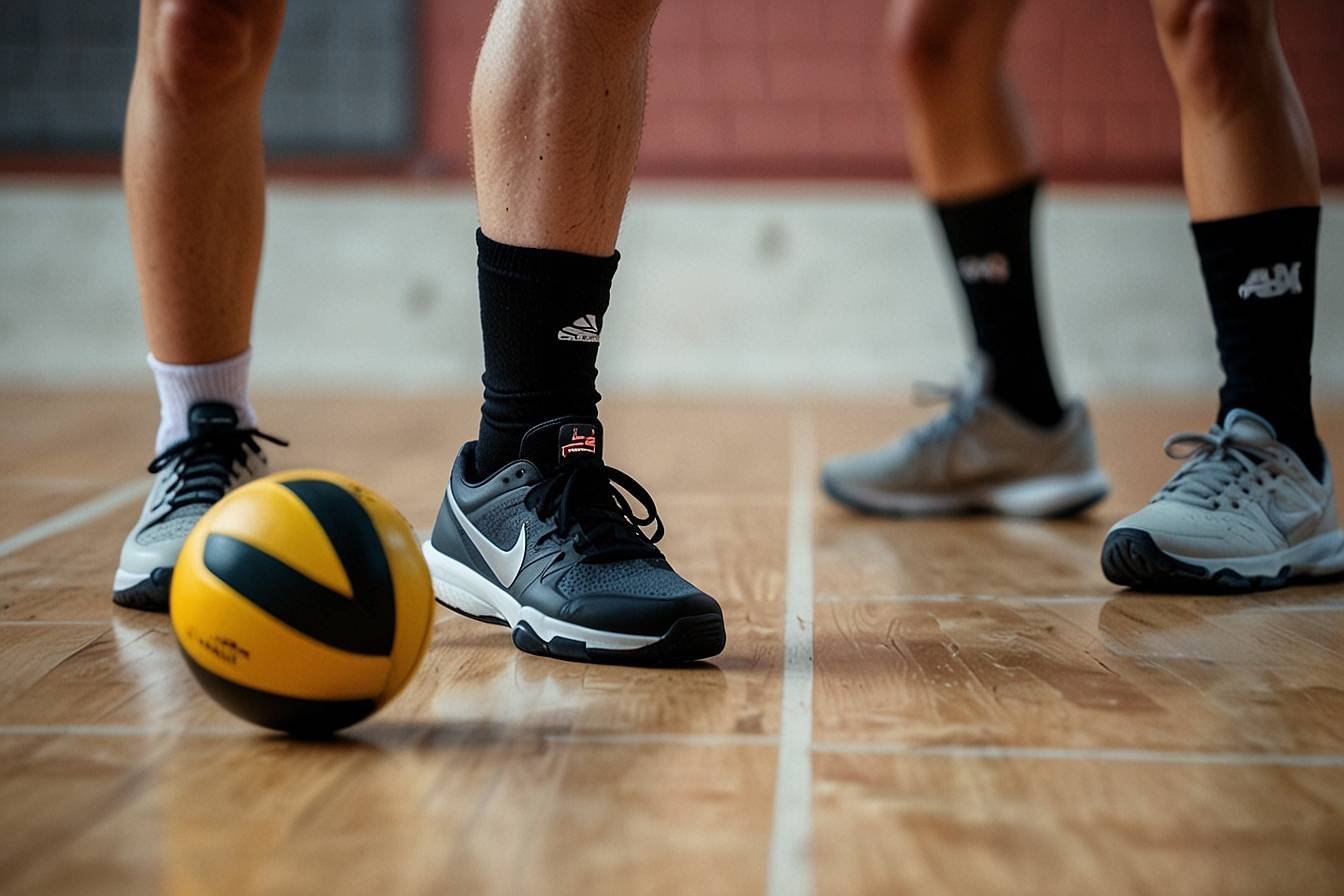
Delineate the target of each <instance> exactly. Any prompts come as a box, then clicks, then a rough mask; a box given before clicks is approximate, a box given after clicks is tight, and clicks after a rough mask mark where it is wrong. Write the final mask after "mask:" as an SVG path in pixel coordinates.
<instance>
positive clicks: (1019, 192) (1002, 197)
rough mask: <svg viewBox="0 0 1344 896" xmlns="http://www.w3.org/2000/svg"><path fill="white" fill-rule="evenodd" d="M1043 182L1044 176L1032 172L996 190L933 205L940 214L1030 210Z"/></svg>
mask: <svg viewBox="0 0 1344 896" xmlns="http://www.w3.org/2000/svg"><path fill="white" fill-rule="evenodd" d="M1044 183H1045V178H1043V177H1042V176H1041V175H1039V174H1033V175H1032V176H1031V177H1029V178H1027V179H1026V180H1023V181H1017V182H1014V183H1011V184H1008V185H1007V186H1005V187H1001V188H999V189H996V190H990V191H988V192H985V193H980V194H977V195H974V196H969V197H966V198H964V199H952V200H947V201H936V202H934V203H933V207H934V208H935V209H937V211H938V214H939V215H940V216H945V215H953V216H960V215H962V214H975V215H984V214H994V215H1001V214H1010V213H1012V212H1014V211H1020V210H1026V211H1028V212H1029V211H1030V210H1031V207H1032V205H1033V203H1034V202H1035V201H1036V194H1037V193H1038V192H1039V191H1040V189H1041V186H1042V185H1043V184H1044Z"/></svg>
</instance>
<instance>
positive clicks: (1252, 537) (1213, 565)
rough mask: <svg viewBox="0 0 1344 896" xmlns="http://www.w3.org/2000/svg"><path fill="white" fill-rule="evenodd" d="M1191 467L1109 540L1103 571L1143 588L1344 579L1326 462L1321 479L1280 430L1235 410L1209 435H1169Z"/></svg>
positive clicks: (1343, 537)
mask: <svg viewBox="0 0 1344 896" xmlns="http://www.w3.org/2000/svg"><path fill="white" fill-rule="evenodd" d="M1166 452H1167V454H1168V456H1170V457H1173V458H1176V459H1178V460H1184V461H1185V463H1184V464H1182V465H1181V468H1180V469H1179V470H1177V471H1176V474H1175V475H1174V476H1172V477H1171V479H1170V480H1169V481H1168V482H1167V484H1166V485H1164V486H1162V488H1161V490H1160V491H1158V493H1157V494H1156V495H1154V496H1153V499H1152V500H1151V501H1150V502H1149V503H1148V504H1147V505H1146V506H1145V507H1143V508H1141V509H1140V510H1138V511H1137V512H1135V513H1131V514H1130V515H1129V516H1127V517H1125V518H1124V519H1122V520H1120V521H1119V522H1118V523H1116V524H1115V525H1114V526H1113V527H1111V531H1110V532H1109V533H1108V534H1107V536H1106V543H1105V544H1104V545H1103V546H1102V550H1101V568H1102V571H1103V572H1104V573H1105V574H1106V578H1108V579H1110V580H1111V581H1112V582H1115V583H1116V584H1117V585H1127V586H1129V587H1130V588H1137V589H1141V590H1145V591H1195V592H1237V591H1253V590H1262V589H1266V588H1278V587H1281V586H1283V585H1287V584H1289V583H1291V582H1309V581H1314V580H1318V579H1328V578H1333V577H1335V576H1339V575H1340V574H1342V573H1344V530H1341V529H1340V526H1339V513H1338V511H1337V510H1336V508H1335V489H1334V483H1333V481H1332V477H1331V474H1330V467H1329V465H1328V464H1327V465H1326V468H1325V473H1324V476H1323V478H1322V479H1317V478H1316V477H1315V476H1312V475H1311V472H1310V471H1308V470H1307V468H1306V467H1305V466H1304V465H1303V464H1302V461H1301V459H1299V458H1298V456H1297V454H1296V453H1294V451H1293V449H1291V448H1289V447H1288V446H1287V445H1285V444H1283V443H1282V442H1280V441H1278V438H1277V436H1276V434H1275V432H1274V427H1273V426H1271V425H1270V424H1269V422H1268V421H1266V420H1265V419H1264V418H1263V417H1260V416H1259V415H1257V414H1253V413H1251V412H1250V411H1246V410H1241V409H1234V410H1232V411H1230V412H1229V413H1228V415H1227V417H1226V419H1225V420H1224V421H1223V425H1221V426H1214V427H1213V429H1211V430H1210V431H1209V432H1208V433H1202V432H1184V433H1179V434H1177V435H1174V436H1172V437H1171V438H1170V439H1167V444H1166Z"/></svg>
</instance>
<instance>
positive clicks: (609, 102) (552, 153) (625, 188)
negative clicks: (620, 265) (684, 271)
mask: <svg viewBox="0 0 1344 896" xmlns="http://www.w3.org/2000/svg"><path fill="white" fill-rule="evenodd" d="M657 11H658V3H657V2H656V0H500V2H499V4H498V6H496V8H495V14H494V18H493V19H492V20H491V22H490V28H489V31H488V32H487V34H486V38H485V44H484V46H483V47H482V49H481V57H480V61H479V63H478V64H477V68H476V79H475V81H474V83H473V85H472V93H471V128H472V149H473V166H474V170H475V179H476V194H477V199H478V201H479V203H480V214H481V229H482V230H483V231H484V232H485V234H486V235H487V236H489V237H491V238H492V239H494V240H497V241H499V242H501V243H507V244H510V245H514V246H526V247H533V248H545V249H561V250H565V251H569V252H577V253H583V254H587V255H595V256H608V255H611V254H612V252H613V251H614V249H615V246H616V235H617V231H618V230H619V229H620V222H621V213H622V211H623V210H624V208H625V200H626V195H627V193H628V192H629V189H630V179H631V178H632V177H633V176H634V170H635V157H636V156H637V155H638V152H639V137H640V130H641V127H642V122H643V114H644V92H645V81H646V76H647V70H648V50H649V32H650V31H651V29H652V28H653V20H654V17H655V16H656V15H657Z"/></svg>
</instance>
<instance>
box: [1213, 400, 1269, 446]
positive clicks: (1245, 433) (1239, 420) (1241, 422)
mask: <svg viewBox="0 0 1344 896" xmlns="http://www.w3.org/2000/svg"><path fill="white" fill-rule="evenodd" d="M1223 431H1224V432H1227V433H1231V435H1232V437H1233V438H1235V439H1236V440H1237V441H1239V442H1243V443H1245V444H1247V445H1254V446H1256V447H1264V446H1267V445H1270V444H1272V443H1273V442H1275V441H1277V440H1278V437H1279V436H1278V433H1276V432H1275V431H1274V427H1273V426H1272V425H1271V424H1270V422H1269V421H1268V420H1266V419H1265V418H1264V417H1261V416H1260V415H1259V414H1254V413H1252V412H1250V411H1247V410H1243V409H1242V408H1233V409H1232V410H1230V411H1228V412H1227V416H1226V417H1224V418H1223Z"/></svg>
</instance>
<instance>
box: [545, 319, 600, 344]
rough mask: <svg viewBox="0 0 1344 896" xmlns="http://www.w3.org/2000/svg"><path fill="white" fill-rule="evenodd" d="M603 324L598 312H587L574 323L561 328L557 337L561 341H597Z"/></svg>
mask: <svg viewBox="0 0 1344 896" xmlns="http://www.w3.org/2000/svg"><path fill="white" fill-rule="evenodd" d="M600 331H601V326H600V325H599V324H598V322H597V315H596V314H585V315H584V316H583V317H580V318H579V319H578V320H576V321H574V323H572V324H569V325H568V326H564V327H561V328H560V331H559V332H558V333H556V334H555V338H556V339H559V340H560V341H561V342H597V341H598V333H599V332H600Z"/></svg>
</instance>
